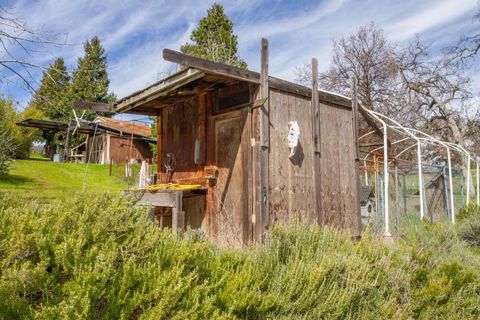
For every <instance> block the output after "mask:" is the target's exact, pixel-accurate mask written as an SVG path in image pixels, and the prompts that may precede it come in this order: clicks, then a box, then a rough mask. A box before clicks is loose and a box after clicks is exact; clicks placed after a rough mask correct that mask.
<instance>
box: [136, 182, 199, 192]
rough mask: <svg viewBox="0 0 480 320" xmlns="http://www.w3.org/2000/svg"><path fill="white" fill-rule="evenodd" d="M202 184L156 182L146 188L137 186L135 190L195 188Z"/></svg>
mask: <svg viewBox="0 0 480 320" xmlns="http://www.w3.org/2000/svg"><path fill="white" fill-rule="evenodd" d="M201 187H202V185H200V184H178V183H162V184H154V185H151V186H148V187H145V188H135V189H134V190H147V191H157V190H195V189H200V188H201Z"/></svg>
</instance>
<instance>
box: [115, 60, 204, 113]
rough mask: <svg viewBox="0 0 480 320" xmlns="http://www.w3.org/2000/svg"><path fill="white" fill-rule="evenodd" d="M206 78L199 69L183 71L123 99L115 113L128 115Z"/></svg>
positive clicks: (117, 104)
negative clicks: (142, 105) (140, 106)
mask: <svg viewBox="0 0 480 320" xmlns="http://www.w3.org/2000/svg"><path fill="white" fill-rule="evenodd" d="M204 76H205V73H203V72H202V71H200V70H198V69H194V68H188V69H186V70H182V71H180V72H177V73H175V74H173V75H171V76H169V77H167V78H165V79H163V80H162V81H160V82H159V83H157V84H155V85H153V86H151V87H149V88H147V89H145V90H143V91H140V92H136V93H133V94H131V95H130V96H127V97H125V98H123V99H122V100H120V101H119V102H118V103H116V104H115V106H114V111H115V112H117V113H122V112H123V113H127V112H128V111H129V110H131V109H134V108H135V107H137V106H139V105H141V104H144V103H147V102H149V101H151V100H153V99H156V98H158V97H161V96H165V95H167V94H168V93H169V92H171V91H174V90H176V89H178V88H180V87H182V86H184V85H186V84H189V83H191V82H193V81H196V80H198V79H200V78H203V77H204Z"/></svg>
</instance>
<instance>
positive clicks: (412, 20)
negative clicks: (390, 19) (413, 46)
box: [385, 0, 478, 41]
mask: <svg viewBox="0 0 480 320" xmlns="http://www.w3.org/2000/svg"><path fill="white" fill-rule="evenodd" d="M477 4H478V3H477V1H475V0H446V1H433V2H432V3H430V4H428V5H425V6H424V8H423V9H422V10H421V11H417V12H412V13H413V14H412V15H411V16H409V17H407V18H405V19H403V20H400V21H398V22H396V23H393V24H391V25H389V26H387V27H386V28H385V29H386V32H387V34H388V35H389V37H390V39H391V40H394V41H403V40H407V39H409V38H411V37H412V36H414V35H415V34H418V33H422V32H424V31H427V30H429V29H431V28H434V27H436V26H439V25H442V24H446V23H448V22H450V21H451V20H454V19H456V18H458V17H460V16H462V15H464V14H465V13H469V12H472V11H473V10H474V9H475V6H477Z"/></svg>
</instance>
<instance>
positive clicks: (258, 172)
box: [252, 39, 270, 241]
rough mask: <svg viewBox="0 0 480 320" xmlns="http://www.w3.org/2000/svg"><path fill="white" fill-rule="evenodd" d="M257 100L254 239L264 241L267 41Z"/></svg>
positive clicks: (266, 210) (266, 211)
mask: <svg viewBox="0 0 480 320" xmlns="http://www.w3.org/2000/svg"><path fill="white" fill-rule="evenodd" d="M258 96H259V97H258V98H259V99H265V98H266V100H265V102H264V104H263V106H261V108H259V109H257V111H256V112H257V114H256V117H254V121H258V128H259V133H258V138H259V141H258V143H257V142H256V143H255V146H254V149H253V150H254V157H253V160H254V161H253V171H254V190H255V191H254V201H255V204H254V212H253V218H254V219H252V220H254V230H255V239H256V240H257V241H264V240H265V239H266V233H267V229H268V226H269V203H268V201H269V200H268V193H269V190H268V189H269V184H268V183H269V177H268V156H269V146H270V108H269V106H270V101H269V99H268V98H269V89H268V40H267V39H262V45H261V72H260V89H259V92H258Z"/></svg>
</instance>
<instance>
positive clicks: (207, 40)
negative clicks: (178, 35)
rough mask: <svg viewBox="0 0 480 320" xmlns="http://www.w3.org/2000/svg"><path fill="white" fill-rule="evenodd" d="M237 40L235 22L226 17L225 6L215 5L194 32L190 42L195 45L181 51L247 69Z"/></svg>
mask: <svg viewBox="0 0 480 320" xmlns="http://www.w3.org/2000/svg"><path fill="white" fill-rule="evenodd" d="M237 38H238V37H237V35H235V34H234V33H233V22H232V21H231V20H230V19H229V18H228V17H227V16H226V15H225V13H224V11H223V6H222V5H220V4H217V3H214V4H213V5H212V7H211V8H210V9H208V11H207V16H206V17H205V18H203V19H201V20H200V22H199V25H198V27H197V29H195V30H193V32H192V35H191V36H190V40H192V41H193V42H194V43H193V44H190V43H187V44H184V45H183V46H182V47H181V48H180V50H181V51H182V52H184V53H186V54H189V55H192V56H195V57H199V58H203V59H208V60H211V61H215V62H221V63H225V64H229V65H232V66H236V67H240V68H243V69H246V68H247V63H246V62H245V61H244V60H243V59H241V58H240V57H239V56H238V53H237V51H238V39H237Z"/></svg>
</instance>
